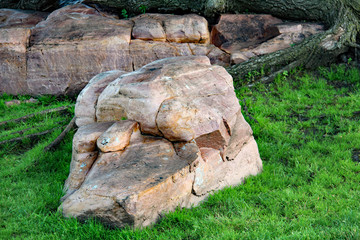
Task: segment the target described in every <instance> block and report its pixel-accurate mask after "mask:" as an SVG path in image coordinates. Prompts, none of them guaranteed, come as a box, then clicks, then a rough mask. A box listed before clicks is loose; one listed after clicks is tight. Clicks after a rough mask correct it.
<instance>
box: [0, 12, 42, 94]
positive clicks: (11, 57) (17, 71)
mask: <svg viewBox="0 0 360 240" xmlns="http://www.w3.org/2000/svg"><path fill="white" fill-rule="evenodd" d="M46 16H47V14H46V13H40V12H34V11H20V10H13V9H0V94H1V93H8V94H17V93H19V91H20V92H21V91H22V93H27V92H26V91H25V90H26V89H27V82H26V76H27V69H26V49H27V47H28V46H29V39H30V34H31V32H30V28H32V27H33V26H35V25H36V24H37V23H38V22H40V21H42V20H43V19H44V18H45V17H46Z"/></svg>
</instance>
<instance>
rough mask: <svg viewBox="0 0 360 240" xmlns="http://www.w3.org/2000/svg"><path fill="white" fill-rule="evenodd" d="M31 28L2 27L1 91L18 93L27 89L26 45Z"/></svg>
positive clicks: (0, 34) (0, 50)
mask: <svg viewBox="0 0 360 240" xmlns="http://www.w3.org/2000/svg"><path fill="white" fill-rule="evenodd" d="M29 37H30V30H29V29H26V28H1V29H0V86H1V87H0V93H8V94H17V93H18V92H17V91H18V90H19V89H21V90H25V89H26V87H27V83H26V74H27V71H26V47H27V45H28V43H29Z"/></svg>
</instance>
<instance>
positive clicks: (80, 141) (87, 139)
mask: <svg viewBox="0 0 360 240" xmlns="http://www.w3.org/2000/svg"><path fill="white" fill-rule="evenodd" d="M112 124H113V122H106V123H93V124H89V125H86V126H83V127H80V128H79V129H78V131H77V132H76V134H75V135H74V139H73V151H72V159H71V164H70V173H69V177H68V179H67V180H66V182H65V186H64V192H65V193H66V194H65V196H64V198H66V197H67V196H68V195H70V194H72V193H73V192H74V191H75V190H76V189H78V188H79V187H80V186H81V184H82V183H83V181H84V179H85V177H86V175H87V173H88V171H89V170H90V168H91V166H92V164H93V163H94V161H95V160H96V158H97V156H98V151H97V148H96V141H97V139H98V138H99V137H100V136H101V134H102V133H103V132H105V131H106V130H107V129H108V128H109V127H110V126H111V125H112Z"/></svg>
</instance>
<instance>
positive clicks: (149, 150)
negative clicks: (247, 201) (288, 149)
mask: <svg viewBox="0 0 360 240" xmlns="http://www.w3.org/2000/svg"><path fill="white" fill-rule="evenodd" d="M116 75H117V76H118V77H117V78H116V79H115V80H114V81H112V82H111V83H109V84H108V86H107V87H106V88H105V89H104V90H102V89H103V86H104V85H103V84H95V83H96V82H99V83H100V82H101V83H105V82H106V81H107V80H108V79H110V78H113V77H114V76H116ZM103 79H107V80H103ZM97 88H98V89H99V90H96V89H97ZM86 89H88V90H85V91H86V92H87V93H88V94H93V93H96V94H94V95H95V96H94V97H91V98H90V99H96V96H97V95H98V93H100V92H101V93H100V95H98V98H97V100H95V101H94V100H91V101H83V100H82V99H83V98H84V97H87V96H86V95H87V94H81V95H80V97H79V99H78V101H77V104H76V107H75V109H76V111H78V109H86V108H89V109H94V106H95V109H96V110H95V112H94V111H92V112H91V116H90V114H88V115H87V116H84V115H80V116H77V117H78V120H79V121H78V122H77V123H78V125H80V128H79V130H78V131H77V133H76V134H75V136H74V140H73V155H72V161H71V167H70V174H69V177H68V179H67V180H66V183H65V188H64V190H65V196H64V197H63V198H62V201H63V202H62V205H61V207H60V208H61V209H62V211H63V213H64V215H65V216H67V217H76V218H78V219H80V220H84V219H88V218H96V219H98V220H100V221H101V222H103V223H105V224H107V225H110V226H113V227H124V226H134V227H143V226H147V225H150V224H152V223H154V222H155V221H157V220H158V219H159V218H160V216H161V214H162V213H164V212H168V211H172V210H174V209H175V208H176V207H178V206H181V207H191V206H193V205H196V204H198V203H199V202H200V201H201V200H203V199H204V198H206V197H207V196H208V194H209V193H211V192H213V191H216V190H219V189H221V188H223V187H225V186H231V185H237V184H240V183H242V182H243V180H244V178H245V177H247V176H250V175H256V174H258V173H259V172H261V170H262V163H261V159H260V157H259V153H258V149H257V145H256V142H255V140H254V138H253V136H252V130H251V128H250V126H249V125H248V124H247V123H246V121H245V119H244V118H243V116H242V114H241V110H240V105H239V102H238V99H237V98H236V96H235V93H234V88H233V83H232V78H231V76H230V75H229V74H228V73H227V72H226V71H225V69H224V68H223V67H220V66H212V65H211V64H210V60H209V59H208V58H207V57H205V56H200V57H194V56H189V57H175V58H167V59H163V60H158V61H155V62H153V63H150V64H148V65H146V66H144V67H142V68H140V69H138V70H137V71H134V72H131V73H125V74H124V73H122V72H108V73H104V74H101V75H98V76H96V77H95V78H94V79H93V80H91V82H90V84H89V86H88V87H87V88H86ZM91 89H92V90H91ZM90 119H91V120H92V122H91V121H89V120H90ZM90 122H91V123H90Z"/></svg>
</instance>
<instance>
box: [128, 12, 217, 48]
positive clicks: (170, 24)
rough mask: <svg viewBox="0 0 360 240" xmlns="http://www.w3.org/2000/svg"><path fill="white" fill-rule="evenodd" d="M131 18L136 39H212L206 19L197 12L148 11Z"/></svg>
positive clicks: (205, 41)
mask: <svg viewBox="0 0 360 240" xmlns="http://www.w3.org/2000/svg"><path fill="white" fill-rule="evenodd" d="M131 20H132V21H134V29H133V32H132V36H133V37H134V38H135V39H141V40H152V41H161V42H165V41H168V42H177V43H209V40H210V33H209V29H208V23H207V21H206V19H205V18H203V17H201V16H198V15H195V14H188V15H170V14H153V13H150V14H149V13H147V14H142V15H139V16H137V17H134V18H131Z"/></svg>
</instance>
